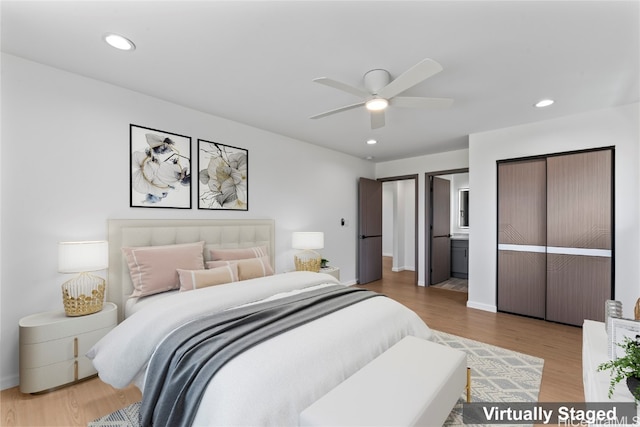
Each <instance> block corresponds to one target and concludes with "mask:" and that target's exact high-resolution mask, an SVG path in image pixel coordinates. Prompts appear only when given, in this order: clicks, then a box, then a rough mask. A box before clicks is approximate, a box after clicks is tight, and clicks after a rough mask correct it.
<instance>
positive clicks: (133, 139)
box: [129, 124, 191, 209]
mask: <svg viewBox="0 0 640 427" xmlns="http://www.w3.org/2000/svg"><path fill="white" fill-rule="evenodd" d="M129 136H130V144H131V146H130V147H131V157H130V159H131V189H130V206H131V207H144V208H174V209H191V138H190V137H188V136H184V135H178V134H175V133H170V132H165V131H161V130H158V129H151V128H146V127H142V126H137V125H133V124H132V125H130V126H129Z"/></svg>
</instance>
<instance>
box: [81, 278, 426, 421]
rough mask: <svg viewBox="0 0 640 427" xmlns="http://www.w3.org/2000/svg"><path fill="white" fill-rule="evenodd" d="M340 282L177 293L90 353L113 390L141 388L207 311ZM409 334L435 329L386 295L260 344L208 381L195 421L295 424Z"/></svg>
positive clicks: (253, 284)
mask: <svg viewBox="0 0 640 427" xmlns="http://www.w3.org/2000/svg"><path fill="white" fill-rule="evenodd" d="M323 283H331V284H337V281H336V280H335V279H334V278H333V277H332V276H330V275H325V274H318V273H309V272H295V273H286V274H280V275H276V276H271V277H267V278H262V279H253V280H247V281H243V282H235V283H231V284H228V285H220V286H214V287H210V288H205V289H200V290H197V291H191V292H184V293H178V294H177V295H175V297H171V298H166V299H162V300H159V301H158V302H155V303H153V304H151V305H150V306H149V307H145V308H144V309H143V310H141V311H139V312H137V313H136V314H134V315H133V316H131V317H129V318H128V319H126V320H125V321H124V322H122V323H121V324H120V325H118V327H116V328H115V329H114V330H113V331H111V332H110V333H109V334H108V335H107V336H105V337H104V338H103V339H102V340H101V341H99V342H98V343H97V344H96V345H95V346H94V347H93V348H92V349H91V350H90V351H89V352H88V353H87V356H88V357H89V358H92V359H93V363H94V366H95V368H96V369H97V370H98V374H99V376H100V378H101V379H102V380H103V381H105V382H106V383H108V384H111V385H112V386H114V387H118V388H122V387H126V386H127V385H129V384H130V383H132V382H134V381H135V382H136V384H137V385H138V387H139V388H140V389H141V390H142V389H143V386H144V371H145V369H146V366H147V362H148V360H149V359H150V357H151V356H152V354H153V351H154V350H155V348H156V346H157V345H158V343H159V342H160V341H161V340H162V339H163V338H164V336H166V335H167V334H168V333H169V332H171V331H172V330H173V329H175V328H176V327H178V326H180V325H182V324H183V323H185V322H186V321H188V320H190V319H192V318H194V317H198V316H201V315H204V314H209V313H211V312H215V311H221V310H225V309H228V308H231V307H235V306H238V305H241V304H246V303H250V302H255V301H258V300H261V299H264V298H267V297H269V296H271V295H274V294H278V293H282V292H288V291H293V290H296V289H304V288H310V287H315V286H317V285H320V284H323ZM406 335H414V336H417V337H421V338H425V339H429V338H430V337H431V331H430V330H429V328H428V327H427V326H426V325H425V324H424V322H423V321H422V320H421V319H420V318H419V317H418V316H417V315H416V314H415V313H414V312H412V311H411V310H409V309H407V308H406V307H404V306H403V305H401V304H399V303H397V302H395V301H393V300H391V299H389V298H370V299H368V300H365V301H363V302H360V303H358V304H355V305H352V306H349V307H347V308H345V309H342V310H339V311H337V312H335V313H332V314H330V315H328V316H325V317H323V318H321V319H318V320H315V321H313V322H310V323H307V324H305V325H303V326H301V327H299V328H296V329H294V330H291V331H288V332H286V333H283V334H281V335H279V336H277V337H275V338H273V339H270V340H268V341H266V342H264V343H261V344H259V345H257V346H255V347H253V348H252V349H250V350H248V351H246V352H245V353H243V354H242V355H240V356H238V357H236V358H234V359H233V360H231V361H230V362H229V363H228V364H227V365H226V366H225V367H224V368H223V369H222V370H221V371H220V372H218V373H217V374H216V375H215V377H214V378H213V379H212V380H211V382H210V383H209V385H208V387H207V390H206V392H205V395H204V397H203V400H202V403H201V405H200V408H199V410H198V414H197V416H196V419H195V422H194V424H195V425H198V426H200V425H202V426H205V425H207V426H211V425H225V426H234V425H236V426H238V425H241V426H249V425H251V426H262V425H277V426H290V425H297V424H298V415H299V414H300V412H302V411H303V410H304V409H305V408H306V407H307V406H309V405H311V404H312V403H313V402H315V401H316V400H317V399H318V398H320V397H321V396H323V395H324V394H325V393H327V392H328V391H329V390H331V389H332V388H333V387H335V386H336V385H338V384H339V383H341V382H342V381H344V380H345V379H346V378H347V377H349V376H351V375H352V374H353V373H355V372H356V371H357V370H358V369H360V368H361V367H363V366H364V365H365V364H367V363H368V362H370V361H371V360H373V359H374V358H375V357H377V356H378V355H379V354H381V353H382V352H384V351H385V350H386V349H387V348H389V347H391V346H392V345H393V344H395V343H396V342H397V341H399V340H400V339H402V338H403V337H404V336H406Z"/></svg>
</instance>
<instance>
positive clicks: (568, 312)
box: [546, 150, 613, 326]
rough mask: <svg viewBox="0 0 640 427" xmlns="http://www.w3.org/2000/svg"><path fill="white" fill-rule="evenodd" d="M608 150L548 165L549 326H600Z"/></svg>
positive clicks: (606, 279)
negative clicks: (594, 322)
mask: <svg viewBox="0 0 640 427" xmlns="http://www.w3.org/2000/svg"><path fill="white" fill-rule="evenodd" d="M612 160H613V152H612V150H600V151H591V152H585V153H577V154H568V155H562V156H553V157H549V158H548V159H547V227H548V232H547V245H548V248H547V314H546V317H547V319H548V320H552V321H556V322H561V323H567V324H571V325H577V326H580V325H582V324H583V322H584V319H591V320H600V321H602V320H604V302H605V300H607V299H610V298H611V285H612V280H611V279H612V276H611V268H612V266H611V255H612V254H611V249H612V245H611V242H612V239H611V233H612V188H613V186H612V172H613V171H612V169H613V168H612Z"/></svg>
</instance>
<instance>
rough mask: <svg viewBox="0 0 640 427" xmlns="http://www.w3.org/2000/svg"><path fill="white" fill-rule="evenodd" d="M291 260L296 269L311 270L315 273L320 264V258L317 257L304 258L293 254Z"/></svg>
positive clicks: (318, 269)
mask: <svg viewBox="0 0 640 427" xmlns="http://www.w3.org/2000/svg"><path fill="white" fill-rule="evenodd" d="M293 262H294V264H295V266H296V271H313V272H314V273H317V272H319V271H320V264H321V262H322V259H321V258H320V257H317V258H304V257H300V256H294V257H293Z"/></svg>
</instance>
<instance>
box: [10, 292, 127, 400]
mask: <svg viewBox="0 0 640 427" xmlns="http://www.w3.org/2000/svg"><path fill="white" fill-rule="evenodd" d="M117 323H118V308H117V306H116V305H115V304H114V303H112V302H106V303H104V305H103V306H102V311H99V312H97V313H93V314H89V315H86V316H78V317H68V316H66V315H65V312H64V310H60V311H48V312H45V313H38V314H33V315H31V316H27V317H23V318H22V319H20V322H19V325H20V391H21V392H22V393H37V392H40V391H44V390H49V389H51V388H55V387H59V386H61V385H66V384H69V383H72V382H75V381H78V380H81V379H83V378H87V377H90V376H92V375H95V374H96V370H95V369H94V368H93V363H91V360H90V359H88V358H87V357H86V356H85V353H86V352H87V351H89V349H90V348H91V347H92V346H93V345H94V344H95V343H97V342H98V341H99V340H100V338H102V337H103V336H105V335H106V334H107V332H109V331H110V330H111V329H113V328H114V327H115V326H116V324H117Z"/></svg>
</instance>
